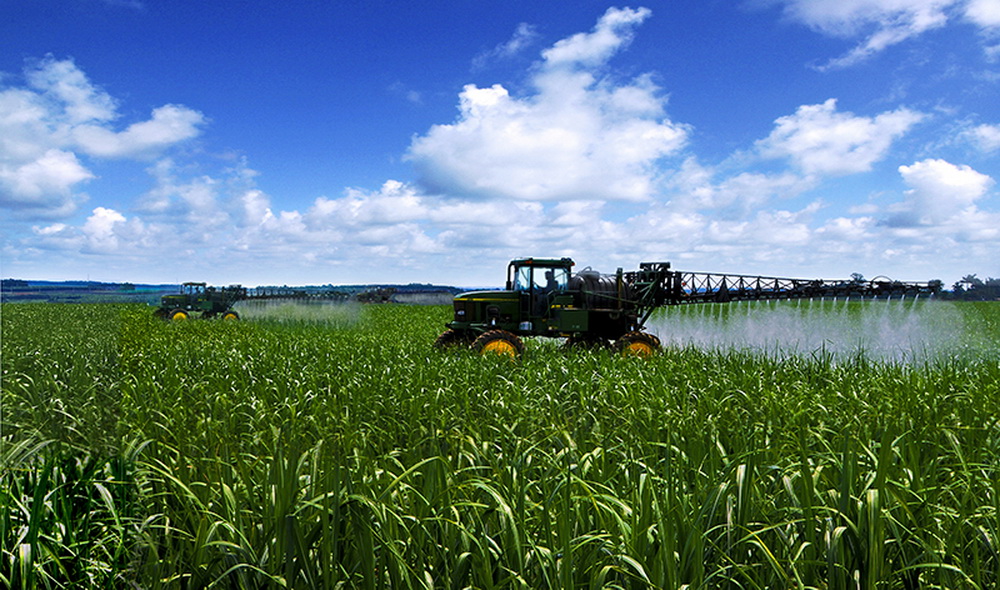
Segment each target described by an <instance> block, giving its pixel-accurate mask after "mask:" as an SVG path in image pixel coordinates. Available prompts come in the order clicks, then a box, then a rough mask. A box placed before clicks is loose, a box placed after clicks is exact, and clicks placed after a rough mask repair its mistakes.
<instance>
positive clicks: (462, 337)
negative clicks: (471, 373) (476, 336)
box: [434, 329, 473, 350]
mask: <svg viewBox="0 0 1000 590" xmlns="http://www.w3.org/2000/svg"><path fill="white" fill-rule="evenodd" d="M472 341H473V337H472V335H471V334H469V333H468V332H460V331H458V330H451V329H448V330H445V331H444V332H442V333H441V335H440V336H438V337H437V340H435V341H434V348H438V349H441V350H445V349H447V348H454V347H456V346H463V347H464V346H468V345H470V344H472Z"/></svg>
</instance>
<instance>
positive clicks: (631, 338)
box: [615, 332, 660, 358]
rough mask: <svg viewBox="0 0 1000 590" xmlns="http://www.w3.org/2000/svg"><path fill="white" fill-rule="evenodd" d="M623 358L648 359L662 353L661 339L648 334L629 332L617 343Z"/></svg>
mask: <svg viewBox="0 0 1000 590" xmlns="http://www.w3.org/2000/svg"><path fill="white" fill-rule="evenodd" d="M615 348H616V349H617V350H618V352H619V353H621V354H622V355H623V356H637V357H641V358H646V357H650V356H653V355H654V354H656V353H657V352H659V351H660V339H659V338H657V337H656V336H653V335H652V334H649V333H647V332H629V333H628V334H625V335H624V336H622V337H621V338H619V339H618V342H616V343H615Z"/></svg>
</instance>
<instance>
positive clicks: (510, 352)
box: [472, 330, 524, 358]
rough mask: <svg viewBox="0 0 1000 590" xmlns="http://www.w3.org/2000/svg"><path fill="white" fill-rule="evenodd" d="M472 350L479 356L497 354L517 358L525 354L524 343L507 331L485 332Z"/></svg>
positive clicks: (473, 344) (475, 342) (474, 343)
mask: <svg viewBox="0 0 1000 590" xmlns="http://www.w3.org/2000/svg"><path fill="white" fill-rule="evenodd" d="M472 350H475V351H476V352H478V353H479V354H482V355H487V354H497V355H502V356H509V357H510V358H517V357H519V356H521V353H523V352H524V342H522V341H521V339H520V338H518V337H517V335H516V334H511V333H510V332H508V331H506V330H490V331H489V332H484V333H483V334H481V335H480V336H479V338H476V340H475V341H474V342H473V343H472Z"/></svg>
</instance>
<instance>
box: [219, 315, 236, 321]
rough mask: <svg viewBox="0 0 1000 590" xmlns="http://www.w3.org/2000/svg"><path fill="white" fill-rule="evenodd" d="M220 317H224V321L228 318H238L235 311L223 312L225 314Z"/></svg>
mask: <svg viewBox="0 0 1000 590" xmlns="http://www.w3.org/2000/svg"><path fill="white" fill-rule="evenodd" d="M222 319H224V320H226V321H229V320H236V319H239V318H238V317H237V316H236V314H235V313H227V314H225V315H223V316H222Z"/></svg>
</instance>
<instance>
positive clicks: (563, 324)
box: [435, 258, 940, 356]
mask: <svg viewBox="0 0 1000 590" xmlns="http://www.w3.org/2000/svg"><path fill="white" fill-rule="evenodd" d="M573 266H574V263H573V261H572V260H571V259H569V258H520V259H517V260H513V261H511V262H510V264H509V265H508V266H507V285H506V288H505V289H504V290H502V291H472V292H468V293H462V294H459V295H456V296H455V299H454V303H453V305H454V317H453V319H452V320H451V321H450V322H448V324H447V330H446V331H445V332H444V333H442V334H441V335H440V336H439V337H438V338H437V341H436V342H435V346H436V347H438V348H449V347H453V346H467V347H471V348H472V349H473V350H476V351H479V352H481V353H490V352H492V353H499V354H506V355H510V356H517V355H520V354H521V353H522V352H523V350H524V344H523V341H522V338H523V337H530V336H542V337H553V338H566V339H567V344H568V345H570V346H605V345H608V344H612V343H613V345H614V346H615V348H616V349H618V350H620V351H622V352H623V353H625V354H634V355H639V356H647V355H650V354H652V353H654V352H656V351H657V350H658V349H659V348H660V340H659V339H658V338H657V337H656V336H655V335H653V334H650V333H649V332H647V331H646V330H645V326H646V321H647V320H648V319H649V317H650V315H652V313H653V311H654V310H655V309H656V308H658V307H663V306H668V305H683V304H693V303H717V302H728V301H749V300H765V299H807V298H818V297H868V298H885V297H892V296H905V295H919V294H932V293H935V292H936V291H937V290H939V288H940V285H939V283H938V282H936V281H932V282H929V283H917V282H901V281H893V280H890V279H886V278H880V279H875V280H872V281H865V280H863V279H860V278H855V279H848V280H824V279H788V278H777V277H764V276H749V275H736V274H720V273H703V272H680V271H673V270H670V263H669V262H643V263H641V264H640V265H639V270H636V271H628V272H625V271H623V270H622V269H620V268H619V269H618V271H617V272H616V273H615V274H612V275H604V274H601V273H599V272H597V271H594V270H591V269H590V268H586V269H584V270H582V271H579V272H576V273H574V272H573Z"/></svg>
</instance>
